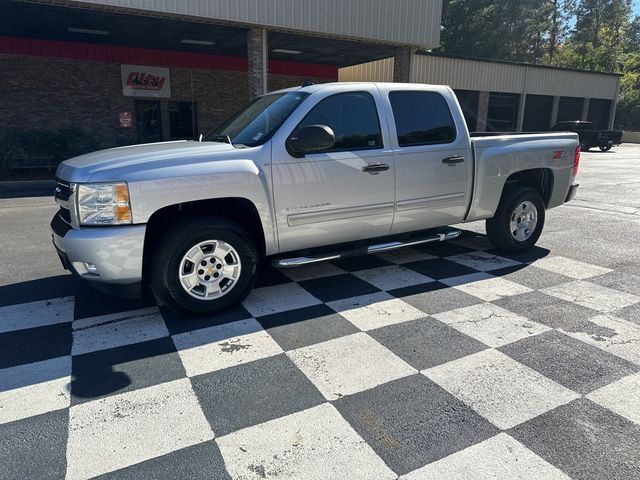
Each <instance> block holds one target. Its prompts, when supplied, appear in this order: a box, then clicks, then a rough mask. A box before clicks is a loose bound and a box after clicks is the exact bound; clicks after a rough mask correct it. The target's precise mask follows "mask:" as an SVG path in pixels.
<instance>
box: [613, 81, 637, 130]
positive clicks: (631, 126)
mask: <svg viewBox="0 0 640 480" xmlns="http://www.w3.org/2000/svg"><path fill="white" fill-rule="evenodd" d="M616 127H618V128H621V129H623V130H628V131H633V132H639V131H640V90H630V91H628V92H626V93H624V94H622V95H621V96H620V99H619V100H618V108H617V110H616Z"/></svg>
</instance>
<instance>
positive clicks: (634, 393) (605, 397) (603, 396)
mask: <svg viewBox="0 0 640 480" xmlns="http://www.w3.org/2000/svg"><path fill="white" fill-rule="evenodd" d="M587 398H588V399H589V400H591V401H593V402H596V403H597V404H599V405H602V406H603V407H605V408H608V409H609V410H611V411H612V412H615V413H617V414H618V415H621V416H623V417H625V418H628V419H629V420H631V421H632V422H635V423H637V424H640V373H635V374H633V375H629V376H628V377H624V378H621V379H620V380H618V381H617V382H613V383H612V384H610V385H607V386H605V387H602V388H599V389H598V390H595V391H593V392H591V393H590V394H589V395H587Z"/></svg>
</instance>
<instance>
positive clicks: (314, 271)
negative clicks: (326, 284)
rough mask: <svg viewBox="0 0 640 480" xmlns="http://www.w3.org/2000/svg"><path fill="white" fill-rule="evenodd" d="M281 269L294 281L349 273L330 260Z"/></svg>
mask: <svg viewBox="0 0 640 480" xmlns="http://www.w3.org/2000/svg"><path fill="white" fill-rule="evenodd" d="M280 271H281V272H282V273H284V274H285V275H286V276H287V277H289V278H290V279H291V280H293V281H294V282H304V281H305V280H313V279H315V278H324V277H332V276H334V275H342V274H344V273H347V272H346V271H345V270H343V269H341V268H340V267H336V266H335V265H334V264H333V263H330V262H318V263H312V264H310V265H303V266H301V267H295V268H282V269H280Z"/></svg>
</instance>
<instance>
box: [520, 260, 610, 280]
mask: <svg viewBox="0 0 640 480" xmlns="http://www.w3.org/2000/svg"><path fill="white" fill-rule="evenodd" d="M532 265H535V266H536V267H538V268H542V269H543V270H547V271H549V272H554V273H559V274H561V275H564V276H566V277H570V278H575V279H576V280H584V279H586V278H590V277H595V276H596V275H603V274H605V273H609V272H611V271H612V270H611V269H610V268H604V267H600V266H598V265H592V264H591V263H585V262H580V261H578V260H573V259H572V258H566V257H560V256H557V257H545V258H541V259H539V260H536V261H535V262H533V263H532Z"/></svg>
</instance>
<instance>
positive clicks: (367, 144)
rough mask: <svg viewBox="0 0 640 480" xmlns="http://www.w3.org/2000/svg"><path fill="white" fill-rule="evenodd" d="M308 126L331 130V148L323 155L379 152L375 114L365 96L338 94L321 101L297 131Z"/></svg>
mask: <svg viewBox="0 0 640 480" xmlns="http://www.w3.org/2000/svg"><path fill="white" fill-rule="evenodd" d="M310 125H326V126H327V127H329V128H331V129H332V130H333V133H334V135H335V137H336V142H335V145H334V147H333V148H332V149H330V150H324V151H342V150H365V149H372V148H382V131H381V129H380V121H379V119H378V110H377V109H376V104H375V101H374V100H373V97H372V96H371V94H369V93H367V92H349V93H339V94H336V95H332V96H331V97H327V98H325V99H324V100H321V101H320V102H319V103H318V104H317V105H316V106H315V107H313V108H312V109H311V111H310V112H309V113H308V114H307V116H306V117H305V118H304V120H302V122H300V124H299V125H298V129H300V128H303V127H308V126H310Z"/></svg>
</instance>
